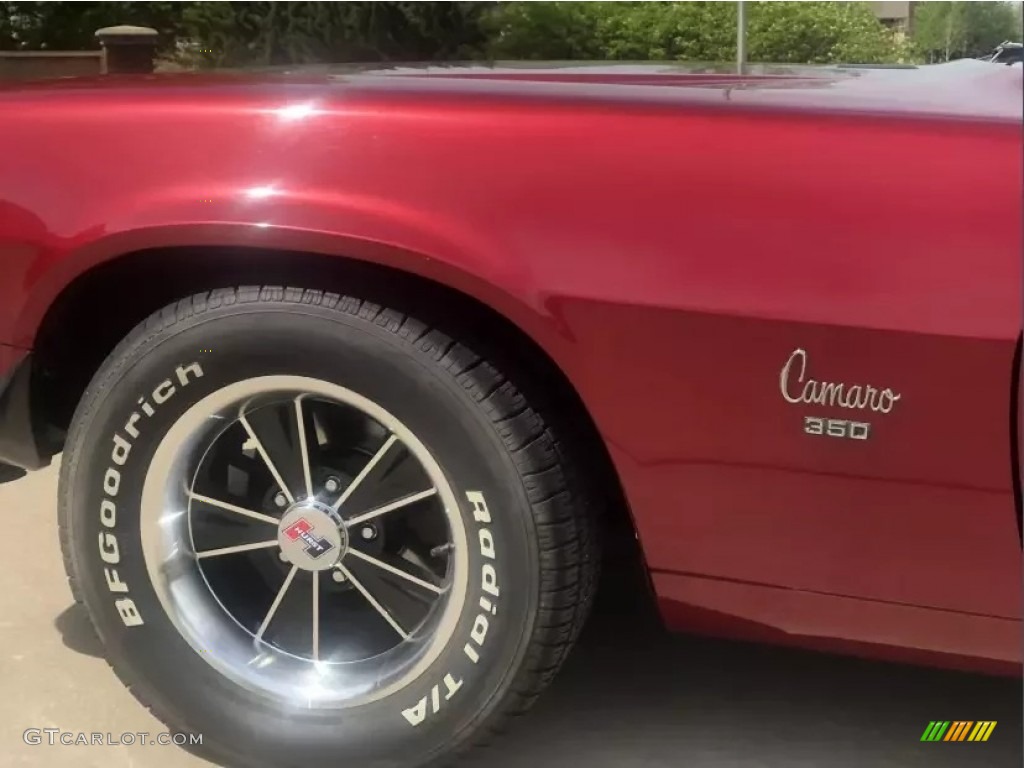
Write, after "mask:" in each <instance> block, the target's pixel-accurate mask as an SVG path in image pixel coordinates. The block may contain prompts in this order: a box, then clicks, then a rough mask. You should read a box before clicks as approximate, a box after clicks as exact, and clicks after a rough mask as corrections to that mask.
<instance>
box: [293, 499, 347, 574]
mask: <svg viewBox="0 0 1024 768" xmlns="http://www.w3.org/2000/svg"><path fill="white" fill-rule="evenodd" d="M277 541H278V544H279V545H280V547H281V552H282V553H284V556H285V558H286V559H287V560H288V562H289V563H292V564H293V565H297V566H298V567H299V568H302V569H303V570H305V571H323V570H326V569H328V568H332V567H333V566H334V565H335V564H336V563H337V562H338V561H339V560H340V559H341V558H342V556H343V555H344V554H345V551H346V550H347V549H348V536H347V534H346V533H345V529H344V528H343V527H341V518H340V516H339V515H338V513H337V512H335V511H334V510H333V509H331V508H330V507H329V506H327V505H326V504H321V503H320V502H318V501H313V500H310V499H307V500H305V501H301V502H299V503H297V504H293V505H292V506H291V507H290V508H289V509H288V511H287V512H285V514H284V517H282V518H281V523H280V525H279V526H278V530H277Z"/></svg>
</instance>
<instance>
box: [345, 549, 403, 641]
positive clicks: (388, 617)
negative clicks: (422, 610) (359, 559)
mask: <svg viewBox="0 0 1024 768" xmlns="http://www.w3.org/2000/svg"><path fill="white" fill-rule="evenodd" d="M334 567H335V568H337V569H338V570H339V571H341V572H342V573H343V574H345V578H347V579H348V580H349V581H350V582H352V586H353V587H355V588H356V589H357V590H359V593H360V594H361V595H362V596H363V597H365V598H366V600H367V602H368V603H369V604H370V605H372V606H373V607H374V608H375V609H376V610H377V613H379V614H380V615H381V616H382V617H383V618H384V620H385V621H386V622H387V623H388V624H390V625H391V628H392V629H394V630H395V632H397V633H398V634H399V635H401V637H402V639H403V640H408V639H409V634H408V633H407V632H406V631H405V630H404V629H402V627H401V625H400V624H399V623H398V622H397V621H395V619H394V617H393V616H392V615H391V614H390V613H389V612H388V609H387V608H385V607H384V606H383V605H381V604H380V603H379V602H377V600H376V598H374V596H373V595H371V594H370V593H369V592H368V591H367V589H366V587H364V586H363V584H362V582H361V581H359V579H357V578H356V577H355V576H354V575H353V574H352V571H350V570H349V569H348V568H346V567H345V566H344V564H342V563H338V564H337V565H336V566H334Z"/></svg>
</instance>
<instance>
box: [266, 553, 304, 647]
mask: <svg viewBox="0 0 1024 768" xmlns="http://www.w3.org/2000/svg"><path fill="white" fill-rule="evenodd" d="M298 570H299V566H297V565H293V566H292V569H291V570H290V571H288V575H287V576H285V577H284V584H282V585H281V589H279V590H278V592H277V597H275V598H274V602H273V603H271V605H270V610H268V611H267V615H266V616H265V617H264V619H263V623H262V624H260V628H259V631H257V632H256V641H257V642H259V640H260V639H261V638H262V637H263V633H264V632H266V631H267V627H269V626H270V622H271V620H272V619H273V618H274V614H275V613H277V609H278V607H279V606H280V605H281V601H282V600H284V595H285V592H287V591H288V587H290V586H291V585H292V579H294V578H295V574H296V573H297V572H298Z"/></svg>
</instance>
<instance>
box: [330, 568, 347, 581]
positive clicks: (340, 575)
mask: <svg viewBox="0 0 1024 768" xmlns="http://www.w3.org/2000/svg"><path fill="white" fill-rule="evenodd" d="M331 578H332V579H334V580H335V581H337V582H342V581H344V580H345V574H344V573H342V572H341V571H339V570H338V569H335V570H334V573H332V574H331Z"/></svg>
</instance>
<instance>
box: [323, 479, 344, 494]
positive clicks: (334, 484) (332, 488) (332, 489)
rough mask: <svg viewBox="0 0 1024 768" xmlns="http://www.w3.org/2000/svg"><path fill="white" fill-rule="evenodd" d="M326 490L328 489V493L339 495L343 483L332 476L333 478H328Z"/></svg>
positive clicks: (325, 484) (325, 485)
mask: <svg viewBox="0 0 1024 768" xmlns="http://www.w3.org/2000/svg"><path fill="white" fill-rule="evenodd" d="M324 489H326V491H327V492H328V493H337V492H338V491H339V490H340V489H341V481H340V480H338V478H336V477H334V476H333V475H332V476H331V477H328V478H327V482H325V483H324Z"/></svg>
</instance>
